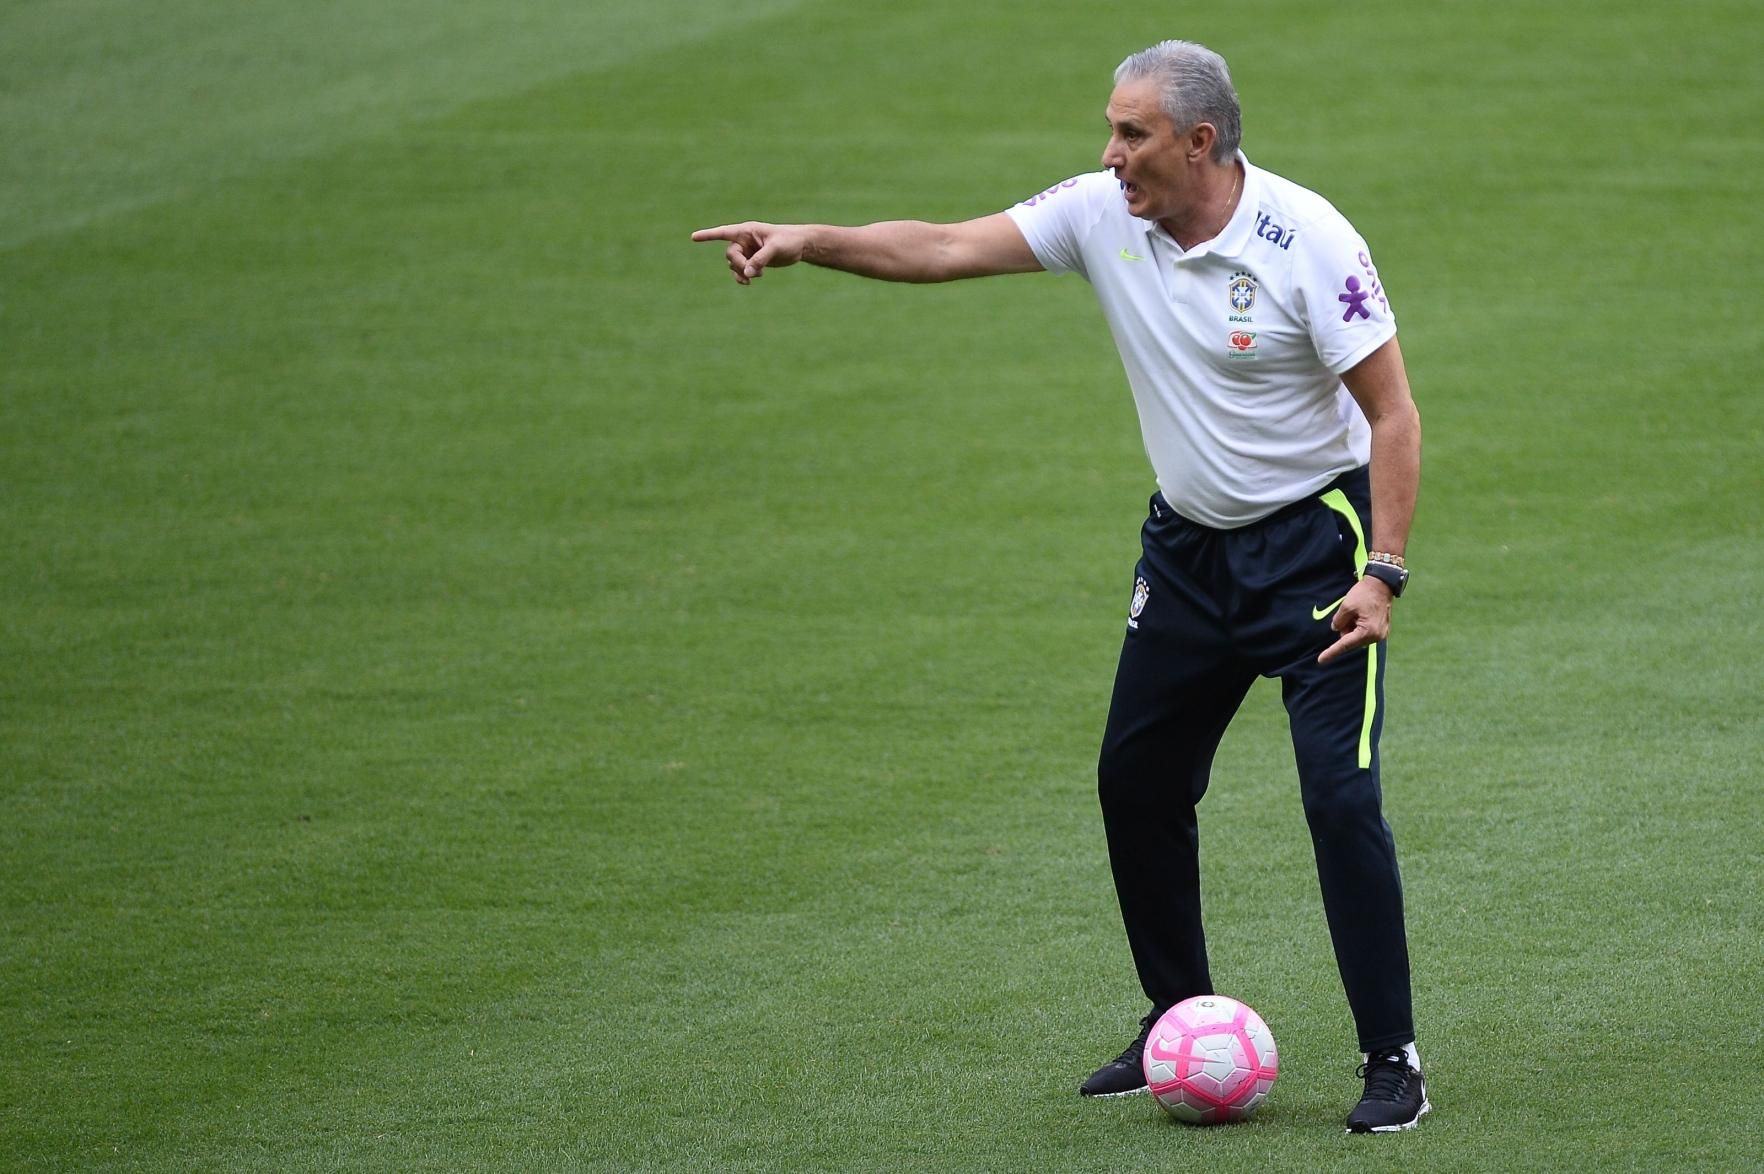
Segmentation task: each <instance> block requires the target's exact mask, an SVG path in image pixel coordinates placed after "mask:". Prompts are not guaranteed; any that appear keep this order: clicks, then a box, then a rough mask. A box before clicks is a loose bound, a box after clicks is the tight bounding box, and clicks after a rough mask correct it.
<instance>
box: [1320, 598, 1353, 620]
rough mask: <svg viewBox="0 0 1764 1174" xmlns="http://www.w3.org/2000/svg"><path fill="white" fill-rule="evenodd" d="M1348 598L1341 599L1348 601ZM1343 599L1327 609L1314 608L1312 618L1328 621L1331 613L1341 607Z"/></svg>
mask: <svg viewBox="0 0 1764 1174" xmlns="http://www.w3.org/2000/svg"><path fill="white" fill-rule="evenodd" d="M1346 598H1347V596H1345V595H1344V596H1342V597H1341V599H1346ZM1341 599H1338V600H1336V601H1335V602H1334V603H1332V604H1330V605H1329V606H1327V607H1313V608H1312V609H1311V618H1312V619H1313V620H1321V619H1327V618H1328V617H1329V613H1330V612H1332V611H1334V610H1335V609H1336V608H1338V607H1340V606H1341Z"/></svg>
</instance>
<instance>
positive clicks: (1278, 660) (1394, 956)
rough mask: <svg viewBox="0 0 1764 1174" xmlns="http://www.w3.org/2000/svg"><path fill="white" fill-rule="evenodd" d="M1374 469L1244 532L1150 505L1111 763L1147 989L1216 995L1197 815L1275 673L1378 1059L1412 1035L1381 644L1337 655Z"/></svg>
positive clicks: (1120, 875) (1118, 857) (1130, 928)
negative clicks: (1333, 623) (1230, 733)
mask: <svg viewBox="0 0 1764 1174" xmlns="http://www.w3.org/2000/svg"><path fill="white" fill-rule="evenodd" d="M1368 496H1369V495H1368V483H1367V476H1366V471H1365V470H1364V469H1359V470H1355V471H1353V472H1351V473H1347V474H1344V475H1343V476H1342V477H1341V478H1340V479H1339V480H1337V481H1336V482H1335V484H1334V485H1332V486H1330V488H1329V489H1328V490H1326V491H1325V492H1324V493H1323V494H1321V495H1319V496H1317V497H1314V498H1309V499H1307V500H1305V501H1301V502H1298V503H1296V504H1294V505H1291V506H1288V507H1286V508H1285V509H1282V510H1280V511H1279V512H1278V513H1276V514H1274V515H1273V516H1272V517H1269V518H1265V519H1263V520H1262V521H1260V522H1256V523H1254V524H1252V525H1249V526H1245V527H1242V528H1241V529H1236V530H1214V529H1211V528H1209V527H1206V526H1201V525H1198V524H1196V523H1194V522H1190V521H1188V520H1187V519H1184V518H1181V517H1178V516H1177V515H1176V514H1175V512H1174V511H1172V510H1171V509H1170V507H1169V505H1168V504H1166V503H1165V501H1164V499H1163V497H1162V495H1158V496H1155V497H1153V498H1152V507H1151V516H1150V517H1149V518H1147V519H1146V523H1145V527H1144V529H1143V531H1142V533H1141V539H1142V544H1143V551H1144V553H1143V556H1142V557H1141V559H1140V562H1139V565H1138V567H1137V568H1136V575H1135V580H1134V593H1133V603H1132V606H1131V609H1130V618H1129V620H1128V630H1127V636H1126V639H1125V641H1124V643H1123V646H1122V649H1121V662H1120V665H1119V667H1118V668H1117V670H1116V673H1115V689H1114V697H1113V699H1112V701H1111V702H1110V705H1109V721H1108V728H1107V731H1106V732H1105V734H1104V736H1103V746H1102V756H1101V760H1100V762H1099V764H1098V770H1097V778H1098V791H1099V794H1100V797H1101V800H1102V811H1103V824H1104V827H1105V829H1106V831H1107V834H1108V843H1109V863H1110V865H1111V867H1112V868H1113V871H1114V875H1115V891H1116V894H1117V896H1118V897H1119V899H1120V902H1121V916H1122V919H1123V920H1124V921H1125V923H1126V927H1127V941H1128V944H1129V946H1130V947H1131V948H1132V951H1133V960H1134V963H1135V965H1136V966H1137V967H1138V969H1139V978H1140V982H1141V983H1142V985H1143V986H1144V987H1145V993H1146V994H1147V995H1148V996H1149V997H1150V998H1151V1001H1152V1003H1153V1005H1154V1006H1155V1007H1157V1008H1159V1009H1160V1010H1161V1009H1162V1008H1165V1007H1168V1006H1170V1005H1172V1004H1174V1003H1177V1002H1180V1001H1181V1000H1182V999H1185V998H1187V997H1188V996H1190V995H1196V994H1208V993H1211V992H1212V990H1213V985H1212V978H1211V976H1210V974H1209V973H1208V970H1207V949H1206V940H1205V937H1204V935H1203V933H1202V930H1201V911H1200V879H1199V869H1198V856H1197V847H1198V837H1197V830H1196V823H1195V804H1196V803H1197V802H1199V800H1200V798H1201V796H1202V795H1203V794H1205V792H1206V789H1207V779H1208V775H1209V773H1210V771H1211V769H1212V762H1213V753H1214V751H1215V750H1216V749H1217V748H1218V746H1219V740H1220V738H1221V737H1222V736H1223V735H1224V733H1225V727H1226V725H1227V724H1228V723H1229V722H1230V721H1231V718H1232V715H1233V714H1235V713H1236V712H1237V708H1238V706H1239V705H1240V704H1241V703H1242V701H1243V698H1244V694H1245V693H1247V692H1248V691H1249V687H1250V684H1251V683H1252V682H1253V681H1254V680H1255V678H1256V677H1257V675H1264V676H1270V677H1279V678H1280V681H1281V687H1282V696H1283V697H1284V700H1285V702H1286V710H1287V715H1288V717H1289V719H1290V721H1291V727H1292V743H1293V750H1294V752H1295V754H1296V756H1297V759H1298V773H1299V792H1300V795H1301V797H1302V799H1303V802H1304V810H1305V817H1306V820H1307V821H1308V823H1309V825H1310V830H1311V841H1312V845H1313V847H1314V848H1315V850H1316V856H1317V875H1318V879H1319V880H1320V882H1321V885H1322V890H1323V908H1324V911H1325V913H1326V915H1327V917H1328V921H1329V932H1330V935H1331V937H1332V939H1333V941H1334V944H1335V957H1336V962H1337V964H1338V965H1339V967H1340V969H1341V977H1342V983H1343V985H1344V986H1345V988H1346V990H1347V997H1348V1004H1349V1006H1350V1007H1351V1008H1352V1009H1353V1014H1354V1020H1355V1025H1356V1027H1357V1029H1358V1032H1359V1041H1360V1047H1361V1048H1362V1049H1363V1050H1365V1051H1374V1050H1377V1049H1379V1048H1385V1047H1394V1046H1397V1045H1400V1044H1404V1043H1407V1042H1409V1041H1410V1040H1413V1039H1414V1038H1415V1031H1414V1022H1413V1013H1412V1011H1411V1004H1410V993H1409V953H1408V944H1407V939H1406V936H1405V934H1404V929H1403V893H1402V881H1401V879H1400V878H1399V876H1398V874H1397V862H1396V846H1395V843H1394V841H1393V840H1392V838H1391V833H1390V826H1389V825H1388V824H1387V823H1386V822H1385V820H1384V815H1383V812H1382V805H1381V796H1380V791H1379V783H1378V737H1379V733H1380V729H1381V727H1382V725H1383V719H1384V662H1385V647H1384V646H1383V645H1377V646H1374V647H1373V648H1371V649H1362V650H1359V651H1357V652H1352V653H1348V654H1347V655H1345V656H1341V657H1338V658H1337V659H1336V660H1334V661H1332V662H1330V663H1329V664H1327V665H1319V664H1318V663H1317V653H1318V652H1320V651H1321V650H1322V649H1324V648H1325V647H1327V646H1328V645H1329V644H1331V643H1333V642H1334V640H1335V633H1334V632H1333V631H1332V630H1331V628H1330V619H1331V618H1332V616H1333V614H1334V605H1335V604H1337V603H1339V602H1340V600H1341V597H1342V596H1343V595H1345V594H1346V593H1347V591H1348V589H1349V588H1350V587H1352V586H1353V584H1354V582H1355V580H1356V578H1357V576H1358V570H1359V568H1360V567H1362V566H1364V560H1365V552H1366V540H1367V538H1369V537H1370V535H1369V534H1368V533H1367V528H1368V526H1369V522H1370V517H1371V511H1370V505H1369V501H1368Z"/></svg>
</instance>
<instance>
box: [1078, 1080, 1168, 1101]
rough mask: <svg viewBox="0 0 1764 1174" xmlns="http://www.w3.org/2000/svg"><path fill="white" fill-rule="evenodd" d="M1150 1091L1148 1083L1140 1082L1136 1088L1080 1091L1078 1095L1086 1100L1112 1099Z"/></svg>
mask: <svg viewBox="0 0 1764 1174" xmlns="http://www.w3.org/2000/svg"><path fill="white" fill-rule="evenodd" d="M1150 1091H1151V1087H1150V1086H1149V1085H1144V1084H1142V1085H1140V1086H1139V1087H1138V1088H1130V1089H1128V1090H1127V1091H1126V1092H1092V1093H1080V1094H1079V1095H1080V1096H1082V1097H1083V1098H1084V1099H1085V1100H1087V1101H1113V1100H1117V1099H1119V1098H1121V1097H1136V1096H1138V1095H1140V1094H1141V1093H1148V1092H1150Z"/></svg>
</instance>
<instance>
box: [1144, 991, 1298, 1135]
mask: <svg viewBox="0 0 1764 1174" xmlns="http://www.w3.org/2000/svg"><path fill="white" fill-rule="evenodd" d="M1140 1064H1141V1065H1142V1066H1143V1067H1144V1068H1145V1083H1146V1084H1147V1085H1149V1086H1150V1087H1151V1094H1152V1096H1154V1097H1156V1098H1157V1099H1158V1104H1160V1105H1162V1106H1164V1108H1165V1110H1166V1111H1167V1112H1168V1113H1169V1114H1170V1116H1172V1117H1174V1118H1176V1119H1177V1120H1178V1121H1185V1122H1187V1123H1188V1124H1190V1125H1223V1124H1224V1123H1225V1122H1227V1121H1241V1120H1243V1119H1244V1118H1245V1117H1248V1116H1249V1115H1250V1114H1251V1113H1253V1112H1255V1110H1256V1106H1257V1105H1259V1104H1261V1103H1262V1102H1263V1101H1264V1100H1265V1099H1267V1096H1268V1090H1269V1089H1271V1088H1273V1087H1274V1078H1275V1077H1276V1076H1278V1075H1279V1074H1280V1053H1279V1052H1277V1051H1276V1050H1275V1049H1274V1033H1273V1032H1271V1031H1269V1030H1268V1025H1267V1024H1266V1023H1263V1022H1262V1017H1261V1016H1260V1015H1257V1014H1256V1013H1255V1012H1254V1011H1252V1010H1250V1009H1249V1008H1248V1007H1246V1006H1244V1005H1243V1004H1242V1003H1240V1002H1238V1001H1237V1000H1236V999H1228V998H1226V997H1225V996H1224V995H1196V996H1195V997H1194V998H1192V999H1184V1000H1182V1002H1180V1003H1177V1004H1176V1005H1175V1006H1174V1007H1171V1008H1170V1009H1169V1010H1168V1011H1166V1012H1164V1014H1163V1017H1162V1018H1160V1019H1159V1020H1158V1021H1157V1023H1156V1024H1154V1025H1153V1026H1152V1029H1151V1035H1150V1036H1148V1037H1147V1038H1146V1041H1145V1053H1144V1055H1143V1056H1142V1057H1141V1058H1140Z"/></svg>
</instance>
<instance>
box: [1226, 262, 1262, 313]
mask: <svg viewBox="0 0 1764 1174" xmlns="http://www.w3.org/2000/svg"><path fill="white" fill-rule="evenodd" d="M1227 292H1228V293H1229V294H1230V295H1231V309H1232V320H1233V321H1240V320H1247V319H1245V318H1244V316H1245V315H1247V314H1248V313H1249V312H1250V310H1252V309H1254V308H1255V304H1256V276H1255V274H1253V273H1233V274H1232V275H1231V284H1230V286H1228V287H1227Z"/></svg>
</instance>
